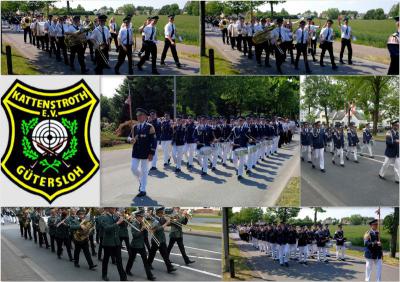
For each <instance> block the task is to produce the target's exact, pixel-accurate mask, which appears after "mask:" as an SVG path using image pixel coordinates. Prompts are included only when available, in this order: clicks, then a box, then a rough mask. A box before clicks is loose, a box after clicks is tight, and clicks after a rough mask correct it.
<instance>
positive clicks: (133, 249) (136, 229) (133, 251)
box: [125, 210, 156, 281]
mask: <svg viewBox="0 0 400 282" xmlns="http://www.w3.org/2000/svg"><path fill="white" fill-rule="evenodd" d="M134 214H135V219H134V220H133V222H132V226H131V233H132V241H131V244H130V246H129V249H130V252H129V258H128V262H127V264H126V268H125V269H126V274H127V275H129V276H132V275H133V274H132V272H131V269H132V266H133V263H134V262H135V258H136V255H137V254H139V255H140V257H141V258H142V262H143V267H144V270H145V272H146V276H147V280H149V281H154V280H156V278H155V277H154V276H153V274H152V273H151V269H150V265H149V262H148V260H147V253H146V248H145V237H146V236H147V232H146V231H147V229H146V226H145V224H144V222H143V219H144V210H138V211H136V212H135V213H134Z"/></svg>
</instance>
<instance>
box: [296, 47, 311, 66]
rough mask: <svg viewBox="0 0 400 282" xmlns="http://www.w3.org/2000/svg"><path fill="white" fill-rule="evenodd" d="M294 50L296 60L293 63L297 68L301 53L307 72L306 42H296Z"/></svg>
mask: <svg viewBox="0 0 400 282" xmlns="http://www.w3.org/2000/svg"><path fill="white" fill-rule="evenodd" d="M296 50H297V53H296V61H295V63H294V65H295V66H296V68H298V66H299V59H300V56H301V55H303V59H304V65H305V67H306V71H307V72H309V71H310V66H309V65H308V59H307V56H308V55H307V44H301V43H298V44H296Z"/></svg>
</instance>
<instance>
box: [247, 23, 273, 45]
mask: <svg viewBox="0 0 400 282" xmlns="http://www.w3.org/2000/svg"><path fill="white" fill-rule="evenodd" d="M274 28H275V26H274V25H271V26H268V27H265V28H264V29H263V30H261V31H257V32H256V33H255V34H254V36H253V38H252V40H253V43H254V44H255V45H258V44H261V43H264V42H265V41H268V40H270V39H271V31H272V30H273V29H274Z"/></svg>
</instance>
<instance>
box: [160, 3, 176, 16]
mask: <svg viewBox="0 0 400 282" xmlns="http://www.w3.org/2000/svg"><path fill="white" fill-rule="evenodd" d="M158 13H159V14H160V15H171V14H172V15H179V14H180V13H181V10H180V9H179V6H178V4H171V5H164V6H162V7H161V9H160V10H159V11H158Z"/></svg>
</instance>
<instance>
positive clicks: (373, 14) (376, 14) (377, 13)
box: [364, 8, 386, 20]
mask: <svg viewBox="0 0 400 282" xmlns="http://www.w3.org/2000/svg"><path fill="white" fill-rule="evenodd" d="M364 19H365V20H383V19H386V16H385V11H383V9H382V8H378V9H371V10H368V11H367V12H366V13H365V16H364Z"/></svg>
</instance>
